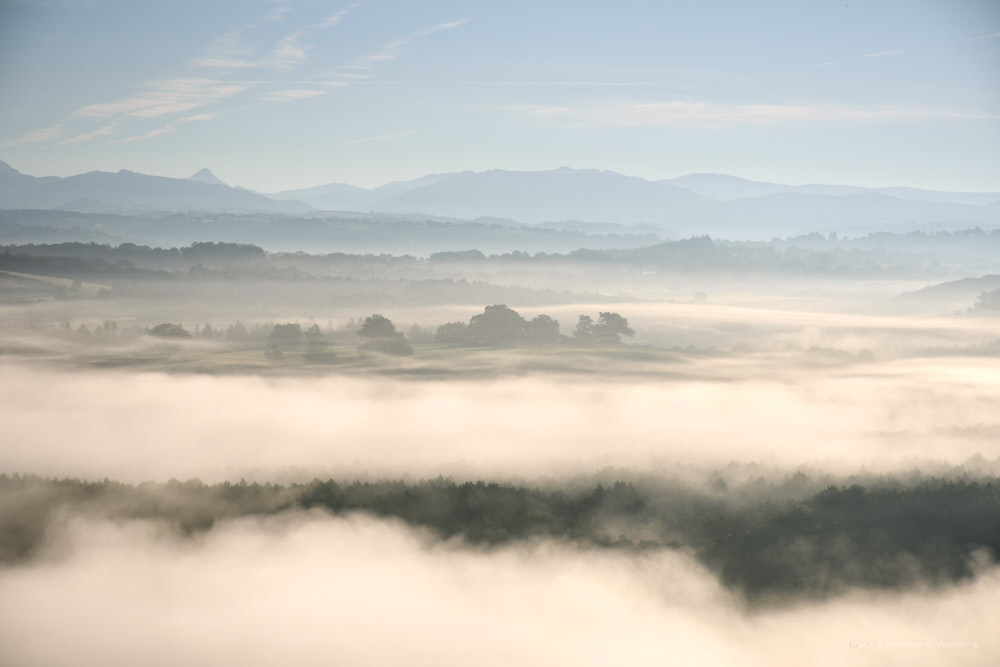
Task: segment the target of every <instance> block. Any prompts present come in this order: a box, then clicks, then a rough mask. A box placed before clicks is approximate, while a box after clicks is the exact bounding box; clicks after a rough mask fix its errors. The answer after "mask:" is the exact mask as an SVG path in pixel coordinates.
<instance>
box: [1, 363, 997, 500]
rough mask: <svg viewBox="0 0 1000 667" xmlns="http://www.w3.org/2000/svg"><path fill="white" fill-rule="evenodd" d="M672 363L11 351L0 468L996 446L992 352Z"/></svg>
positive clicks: (552, 461)
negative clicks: (601, 369) (23, 357)
mask: <svg viewBox="0 0 1000 667" xmlns="http://www.w3.org/2000/svg"><path fill="white" fill-rule="evenodd" d="M503 360H504V357H503V356H498V357H497V358H496V359H495V360H494V361H495V363H498V364H502V363H503ZM676 367H677V368H676V371H675V372H673V373H670V372H663V373H659V374H656V375H652V376H649V377H645V378H642V377H639V378H636V377H634V376H632V377H626V378H624V379H622V378H616V377H615V376H614V375H608V376H601V375H585V376H564V375H553V376H547V375H537V374H536V375H529V376H526V377H501V378H499V379H492V380H451V381H437V380H435V381H423V380H410V381H405V382H401V381H399V380H398V379H394V378H392V377H387V378H383V377H379V376H378V374H374V375H360V376H339V375H326V376H319V377H273V378H267V377H259V376H231V375H187V374H163V373H146V372H127V371H117V372H111V371H94V370H91V371H84V370H77V371H59V370H51V369H48V368H47V367H45V366H37V365H31V364H19V363H14V362H7V363H4V364H3V365H2V366H0V373H2V380H3V381H2V382H0V419H2V422H3V424H4V431H5V437H4V440H5V443H6V444H5V446H4V447H3V449H2V450H0V470H3V471H6V472H8V473H17V472H20V473H32V474H40V475H47V476H78V477H84V478H90V479H100V478H103V477H110V478H112V479H118V480H122V481H130V482H137V481H143V480H147V479H149V480H160V481H162V480H166V479H169V478H171V477H176V478H179V479H188V478H194V477H197V478H200V479H202V480H204V481H206V482H211V481H222V480H225V479H239V478H240V477H246V478H247V479H262V480H271V481H274V480H282V479H303V478H304V479H311V478H313V477H315V476H320V477H324V476H334V477H344V476H356V475H364V476H372V475H374V476H401V475H413V476H436V475H438V474H450V475H457V476H459V477H465V476H472V477H487V478H507V477H520V478H535V477H539V476H544V475H567V474H576V473H584V474H588V473H591V472H593V471H595V470H598V469H601V468H603V467H606V466H613V467H625V468H628V467H636V468H642V469H649V468H653V469H656V468H662V467H672V466H674V464H675V463H676V462H683V463H684V464H685V465H691V466H699V465H709V466H717V465H722V464H725V463H727V462H728V461H730V460H733V459H735V460H738V461H748V460H754V461H763V462H768V463H772V464H775V465H780V466H788V467H794V466H798V465H818V466H820V467H822V468H824V469H830V470H834V471H840V472H843V471H854V470H856V469H858V468H860V467H862V466H866V467H869V468H871V469H873V470H878V469H887V468H888V469H895V468H898V467H900V466H904V467H906V466H912V465H915V464H916V463H919V462H920V461H924V460H933V461H939V462H943V463H948V464H958V463H961V462H963V461H965V460H966V459H968V458H969V457H971V456H973V455H975V454H982V455H983V456H985V457H987V458H993V457H994V456H996V455H997V449H996V434H997V429H998V428H1000V427H998V423H997V413H996V405H997V398H998V396H1000V362H998V360H997V359H996V358H995V357H978V358H933V359H911V360H898V361H893V362H882V363H869V364H852V365H847V366H844V367H832V368H831V367H826V366H820V367H814V368H801V367H799V366H797V365H788V366H783V365H782V364H781V363H780V362H779V361H776V360H775V359H773V358H765V359H764V360H763V362H761V361H760V360H758V361H757V362H753V361H746V362H744V363H738V362H731V361H726V360H723V361H716V360H713V359H711V358H709V359H703V360H701V361H697V360H695V361H692V362H690V363H678V364H676Z"/></svg>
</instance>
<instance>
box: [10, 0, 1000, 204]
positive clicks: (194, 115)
mask: <svg viewBox="0 0 1000 667" xmlns="http://www.w3.org/2000/svg"><path fill="white" fill-rule="evenodd" d="M0 159H3V160H5V161H7V162H9V163H10V164H12V165H13V166H14V167H16V168H18V169H20V170H22V171H25V172H27V173H31V174H35V175H50V174H54V175H60V176H65V175H70V174H74V173H80V172H84V171H90V170H93V169H101V170H110V171H116V170H118V169H121V168H126V169H132V170H135V171H142V172H146V173H153V174H160V175H165V176H187V175H190V174H191V173H193V172H194V171H196V170H197V169H199V168H201V167H209V168H211V169H212V170H213V171H214V172H215V173H216V174H217V175H218V176H219V177H221V178H223V179H224V180H226V181H227V182H229V183H231V184H240V185H243V186H246V187H250V188H254V189H258V190H262V191H275V190H280V189H286V188H294V187H307V186H312V185H318V184H321V183H327V182H332V181H341V182H347V183H354V184H357V185H362V186H372V185H378V184H381V183H384V182H387V181H391V180H396V179H402V178H412V177H416V176H420V175H423V174H426V173H432V172H443V171H457V170H462V169H473V170H484V169H491V168H502V169H549V168H555V167H559V166H571V167H578V168H601V169H612V170H615V171H619V172H621V173H625V174H629V175H635V176H642V177H645V178H669V177H673V176H679V175H682V174H685V173H690V172H704V171H714V172H723V173H730V174H735V175H739V176H745V177H748V178H754V179H760V180H775V181H781V182H788V183H807V182H826V183H833V182H836V183H850V184H857V185H871V186H887V185H911V186H916V187H930V188H940V189H953V190H1000V2H996V0H983V1H967V0H941V1H936V2H922V1H920V0H904V1H895V2H894V1H881V2H858V1H855V0H842V1H839V2H824V1H821V0H808V1H804V0H799V1H795V2H790V1H784V2H773V1H772V2H769V1H767V0H757V1H755V2H712V1H708V0H704V1H701V2H638V1H633V2H629V1H628V0H624V1H620V2H617V3H610V2H590V1H586V0H574V1H572V2H569V1H561V0H560V1H552V2H543V1H540V0H535V1H534V2H525V1H521V0H505V1H503V2H501V1H499V0H491V1H488V2H487V1H480V0H465V1H461V2H459V1H447V0H442V1H431V2H413V1H411V2H398V1H397V2H392V1H386V0H368V1H366V2H357V3H355V2H325V1H321V0H314V1H310V0H302V1H289V2H268V1H265V0H242V1H236V0H212V1H211V2H204V1H203V0H202V1H200V2H189V1H187V0H172V1H171V2H165V1H155V2H154V1H150V0H124V1H123V0H64V1H61V2H60V1H58V0H54V1H46V2H41V1H40V2H27V1H21V2H11V1H9V0H0Z"/></svg>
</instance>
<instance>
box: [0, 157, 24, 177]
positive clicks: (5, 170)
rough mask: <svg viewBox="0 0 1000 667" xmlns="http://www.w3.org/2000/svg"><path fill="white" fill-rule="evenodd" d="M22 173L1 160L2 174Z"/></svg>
mask: <svg viewBox="0 0 1000 667" xmlns="http://www.w3.org/2000/svg"><path fill="white" fill-rule="evenodd" d="M20 173H21V172H19V171H18V170H17V169H14V167H12V166H10V165H9V164H7V163H6V162H4V161H3V160H0V174H20Z"/></svg>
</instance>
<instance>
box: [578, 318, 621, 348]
mask: <svg viewBox="0 0 1000 667" xmlns="http://www.w3.org/2000/svg"><path fill="white" fill-rule="evenodd" d="M634 335H635V331H633V330H632V328H631V327H630V326H629V325H628V320H627V319H625V318H624V317H622V316H621V315H619V314H618V313H611V312H603V313H600V314H599V315H598V318H597V321H596V322H595V321H594V319H593V318H592V317H590V316H589V315H581V316H580V321H579V322H577V324H576V330H575V331H574V332H573V338H574V339H576V340H578V341H580V342H583V343H600V344H602V345H613V344H615V343H620V342H621V336H634Z"/></svg>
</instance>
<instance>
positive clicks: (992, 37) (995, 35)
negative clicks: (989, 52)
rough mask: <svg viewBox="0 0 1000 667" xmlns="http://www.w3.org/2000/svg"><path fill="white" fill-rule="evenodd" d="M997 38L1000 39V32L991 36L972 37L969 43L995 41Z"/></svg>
mask: <svg viewBox="0 0 1000 667" xmlns="http://www.w3.org/2000/svg"><path fill="white" fill-rule="evenodd" d="M996 37H1000V32H994V33H990V34H989V35H977V36H976V37H970V38H969V41H970V42H975V41H977V40H980V39H995V38H996Z"/></svg>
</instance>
